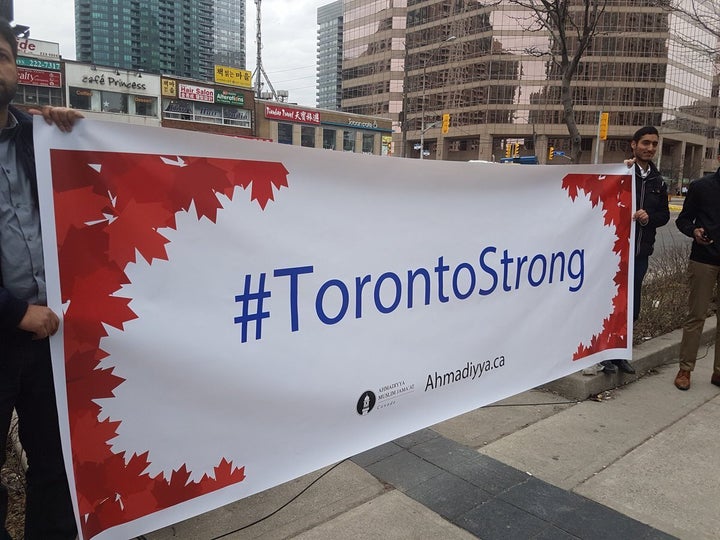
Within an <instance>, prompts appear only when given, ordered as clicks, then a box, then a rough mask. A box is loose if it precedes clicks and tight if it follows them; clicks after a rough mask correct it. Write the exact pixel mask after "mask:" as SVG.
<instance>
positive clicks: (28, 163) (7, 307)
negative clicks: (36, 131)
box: [0, 107, 37, 340]
mask: <svg viewBox="0 0 720 540" xmlns="http://www.w3.org/2000/svg"><path fill="white" fill-rule="evenodd" d="M10 112H11V113H12V114H13V115H14V116H15V118H16V119H17V121H18V123H19V124H20V126H19V128H18V131H17V133H16V135H15V152H16V156H17V161H18V166H19V167H22V168H23V170H24V171H25V174H26V175H27V178H28V179H29V180H30V182H31V183H32V188H33V195H34V196H35V200H36V201H37V176H36V173H35V151H34V149H33V131H32V117H31V116H30V115H29V114H27V113H25V112H22V111H19V110H18V109H15V108H14V107H10ZM27 306H28V305H27V302H25V301H23V300H20V299H18V298H15V297H14V296H13V295H11V294H10V291H8V290H7V289H5V288H4V287H3V286H2V272H0V340H1V339H2V336H3V335H7V334H9V333H13V332H15V330H16V328H17V325H18V324H19V323H20V321H21V320H22V318H23V317H24V316H25V312H26V311H27Z"/></svg>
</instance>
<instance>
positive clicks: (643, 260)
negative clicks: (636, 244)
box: [633, 257, 650, 321]
mask: <svg viewBox="0 0 720 540" xmlns="http://www.w3.org/2000/svg"><path fill="white" fill-rule="evenodd" d="M649 264H650V257H635V270H634V272H633V273H634V275H635V291H634V293H635V294H633V321H637V320H638V319H639V318H640V295H641V293H642V283H643V279H645V274H647V271H648V265H649Z"/></svg>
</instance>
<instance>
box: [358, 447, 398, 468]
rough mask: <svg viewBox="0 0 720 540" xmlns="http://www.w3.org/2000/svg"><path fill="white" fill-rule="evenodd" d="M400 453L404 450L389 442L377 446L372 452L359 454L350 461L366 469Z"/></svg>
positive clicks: (367, 451)
mask: <svg viewBox="0 0 720 540" xmlns="http://www.w3.org/2000/svg"><path fill="white" fill-rule="evenodd" d="M398 452H402V448H401V447H400V446H398V445H397V444H395V443H392V442H389V443H385V444H381V445H380V446H376V447H375V448H371V449H370V450H366V451H365V452H362V453H360V454H357V455H356V456H353V457H351V458H350V459H351V460H352V461H353V462H354V463H356V464H357V465H360V466H361V467H366V466H368V465H371V464H373V463H377V462H378V461H382V460H383V459H385V458H387V457H390V456H392V455H394V454H397V453H398Z"/></svg>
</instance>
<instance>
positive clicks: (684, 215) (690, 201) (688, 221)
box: [675, 184, 698, 239]
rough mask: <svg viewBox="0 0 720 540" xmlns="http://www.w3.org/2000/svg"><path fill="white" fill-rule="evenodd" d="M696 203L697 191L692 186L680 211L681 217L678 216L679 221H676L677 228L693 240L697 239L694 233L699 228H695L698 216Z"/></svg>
mask: <svg viewBox="0 0 720 540" xmlns="http://www.w3.org/2000/svg"><path fill="white" fill-rule="evenodd" d="M696 201H697V193H696V189H694V186H693V185H692V184H690V187H689V188H688V192H687V195H686V197H685V202H683V207H682V210H681V211H680V215H678V217H677V219H676V220H675V225H676V226H677V228H678V230H679V231H680V232H681V233H683V234H684V235H685V236H689V237H690V238H692V239H695V234H694V231H695V229H697V228H698V227H696V226H695V218H696V216H697V202H696Z"/></svg>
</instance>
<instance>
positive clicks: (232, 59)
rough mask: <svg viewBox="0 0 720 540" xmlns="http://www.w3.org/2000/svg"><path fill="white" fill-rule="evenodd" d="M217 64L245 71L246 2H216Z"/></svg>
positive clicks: (215, 39) (235, 0)
mask: <svg viewBox="0 0 720 540" xmlns="http://www.w3.org/2000/svg"><path fill="white" fill-rule="evenodd" d="M213 21H214V31H213V37H214V43H213V52H214V54H215V64H217V65H220V66H229V67H234V68H238V69H245V62H246V58H245V53H246V50H245V27H246V18H245V0H215V13H214V14H213Z"/></svg>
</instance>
